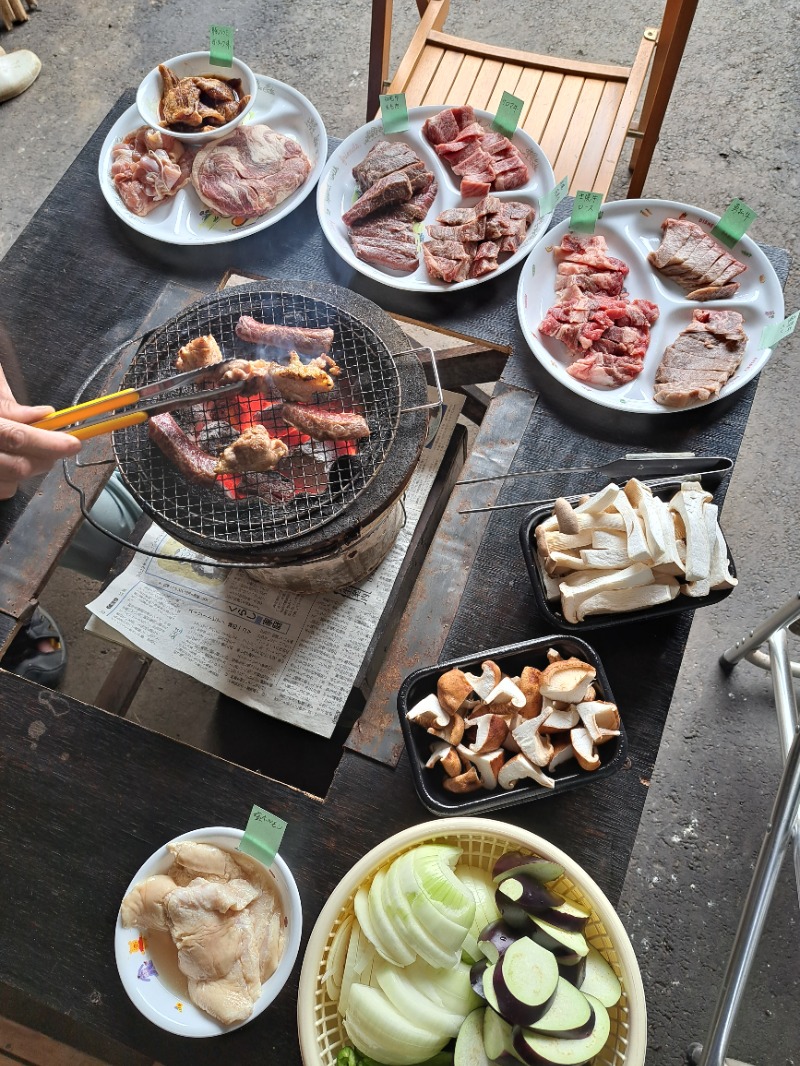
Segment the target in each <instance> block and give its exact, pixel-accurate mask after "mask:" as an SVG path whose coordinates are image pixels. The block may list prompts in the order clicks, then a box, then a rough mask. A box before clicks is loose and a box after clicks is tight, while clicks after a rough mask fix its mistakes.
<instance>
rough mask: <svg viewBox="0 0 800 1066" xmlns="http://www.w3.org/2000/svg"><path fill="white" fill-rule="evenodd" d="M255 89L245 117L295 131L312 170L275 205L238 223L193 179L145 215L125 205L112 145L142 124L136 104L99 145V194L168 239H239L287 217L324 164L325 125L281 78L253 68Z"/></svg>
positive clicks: (133, 222) (129, 219) (130, 221)
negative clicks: (204, 196)
mask: <svg viewBox="0 0 800 1066" xmlns="http://www.w3.org/2000/svg"><path fill="white" fill-rule="evenodd" d="M256 80H257V81H258V93H257V94H256V98H255V101H254V102H253V104H252V105H251V107H250V110H249V112H248V113H247V117H246V118H245V120H244V123H245V124H247V125H254V124H258V123H263V124H265V125H267V126H269V127H270V128H271V129H273V130H275V131H276V132H277V133H283V134H284V135H285V136H287V137H293V138H294V140H296V141H297V143H298V144H299V145H300V147H301V148H302V149H303V151H304V152H305V153H306V155H307V156H308V159H309V162H310V163H311V173H310V174H309V175H308V177H307V178H306V180H305V181H304V182H303V184H302V185H301V186H300V188H299V189H295V191H294V192H293V193H290V195H289V196H287V197H286V199H285V200H283V201H282V202H281V203H279V204H278V205H277V207H275V208H273V210H272V211H268V212H267V214H266V215H261V217H260V218H252V219H248V220H247V221H245V222H243V223H241V224H239V225H236V224H235V223H234V221H233V219H230V218H220V216H219V215H215V214H214V212H213V211H212V210H211V209H210V208H208V207H206V205H205V204H204V203H203V202H202V201H201V200H200V198H199V197H198V195H197V193H196V192H195V191H194V188H193V187H192V184H191V182H190V183H189V184H188V185H185V186H184V187H183V188H182V189H180V190H179V191H178V192H177V193H176V194H175V195H174V196H173V197H171V198H170V199H169V200H166V201H165V202H164V203H162V204H159V206H158V207H156V208H155V209H154V210H153V211H151V212H150V214H149V215H145V216H144V217H140V216H139V215H135V214H134V213H133V212H132V211H129V210H128V208H127V207H126V206H125V204H124V203H123V202H122V200H121V198H120V195H119V193H118V192H117V190H116V187H115V185H114V182H113V181H112V179H111V149H112V148H113V147H114V145H115V144H117V143H118V142H119V141H121V140H122V139H123V137H125V136H126V134H128V133H132V132H133V130H136V129H138V128H139V127H140V126H142V125H143V122H142V117H141V115H140V114H139V112H138V110H137V108H136V106H135V105H134V106H133V107H129V108H128V110H127V111H126V112H125V113H124V114H123V115H121V116H120V117H119V118H118V119H117V121H116V122H115V123H114V125H113V126H112V127H111V129H110V130H109V133H108V136H107V137H106V139H105V141H104V142H103V147H102V148H101V149H100V161H99V165H98V176H99V179H100V188H101V190H102V193H103V196H104V197H105V198H106V201H107V203H108V205H109V207H110V208H111V210H112V211H113V212H114V214H116V215H118V216H119V217H120V218H121V219H122V221H123V222H125V223H126V224H127V225H128V226H130V227H131V229H135V230H136V231H137V232H138V233H144V234H145V235H146V236H147V237H152V238H154V240H157V241H164V242H165V243H167V244H182V245H187V246H188V245H205V244H224V243H225V242H226V241H238V240H239V239H240V238H242V237H249V236H250V234H251V233H258V232H259V230H263V229H267V227H268V226H273V225H274V224H275V223H276V222H278V221H279V220H280V219H282V218H285V216H286V215H288V214H289V213H290V212H291V211H294V209H295V208H296V207H299V206H300V204H301V203H302V202H303V200H305V198H306V197H307V196H308V194H309V193H310V192H311V190H312V189H313V188H314V186H315V185H316V183H317V182H318V181H319V177H320V174H321V173H322V171H323V168H324V166H325V158H326V156H327V154H328V138H327V134H326V132H325V126H324V125H323V123H322V119H321V118H320V115H319V112H318V111H317V109H316V108H315V107H314V105H313V104H312V103H311V102H310V101H309V100H307V99H306V98H305V96H303V95H302V93H299V92H298V91H297V89H293V88H292V87H291V85H285V84H284V83H283V82H282V81H276V80H275V79H274V78H267V77H265V76H264V75H263V74H257V75H256Z"/></svg>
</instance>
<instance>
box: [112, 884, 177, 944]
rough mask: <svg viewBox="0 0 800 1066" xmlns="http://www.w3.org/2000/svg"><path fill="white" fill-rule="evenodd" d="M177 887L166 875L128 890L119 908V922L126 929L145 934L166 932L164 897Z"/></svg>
mask: <svg viewBox="0 0 800 1066" xmlns="http://www.w3.org/2000/svg"><path fill="white" fill-rule="evenodd" d="M177 887H178V886H177V885H176V884H175V882H174V881H173V879H172V878H171V877H167V875H166V874H156V875H155V877H148V878H147V880H146V881H142V882H140V883H139V884H138V885H134V887H133V888H132V889H131V890H130V892H129V893H128V895H127V896H126V897H125V899H123V901H122V906H121V907H120V912H119V913H120V920H121V921H122V924H123V925H124V926H125V928H126V929H130V928H135V929H139V930H140V931H141V932H143V933H146V932H148V931H149V930H161V931H166V930H167V929H168V928H169V926H168V925H167V914H166V909H165V901H166V897H167V896H168V895H169V893H170V892H172V891H174V890H175V889H176V888H177Z"/></svg>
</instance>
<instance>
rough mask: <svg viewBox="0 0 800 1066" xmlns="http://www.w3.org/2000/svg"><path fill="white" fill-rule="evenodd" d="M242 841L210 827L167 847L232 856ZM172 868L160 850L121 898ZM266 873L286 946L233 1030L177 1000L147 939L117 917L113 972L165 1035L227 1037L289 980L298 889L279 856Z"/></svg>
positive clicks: (299, 927) (298, 929)
mask: <svg viewBox="0 0 800 1066" xmlns="http://www.w3.org/2000/svg"><path fill="white" fill-rule="evenodd" d="M243 836H244V833H243V832H242V830H241V829H229V828H227V827H225V826H213V827H211V828H207V829H194V830H193V831H192V832H191V833H183V834H182V835H181V836H178V837H175V838H174V839H173V840H171V841H169V843H170V844H176V843H178V842H180V841H184V840H202V841H203V843H205V844H216V845H217V847H220V848H224V849H225V850H226V851H231V852H235V851H236V849H237V847H238V845H239V841H240V840H241V839H242V837H243ZM250 857H251V856H248V858H250ZM253 861H255V860H253ZM172 863H173V856H172V854H171V852H169V851H168V850H167V845H166V844H165V845H164V847H163V848H159V849H158V851H156V852H155V853H154V854H153V855H151V856H150V858H149V859H148V860H147V862H146V863H144V865H143V866H142V867H141V869H139V870H137V871H136V873H135V874H134V876H133V878H132V879H131V883H130V884H129V885H128V887H127V888H126V889H125V895H127V894H128V892H130V890H131V889H132V888H133V887H134V885H137V884H138V883H139V882H140V881H144V880H145V878H147V877H153V876H154V875H155V874H163V873H166V872H167V870H168V869H169V868H170V866H171V865H172ZM269 873H270V874H271V875H272V877H273V878H274V880H275V887H276V889H277V892H278V895H279V897H280V901H281V906H282V908H283V913H284V915H285V916H286V917H287V918H288V928H287V932H286V943H285V945H284V949H283V955H282V956H281V960H280V962H279V963H278V968H277V969H276V970H275V973H273V974H272V976H271V977H269V978H268V979H267V980H266V981H265V982H264V984H263V985H262V986H261V998H260V999H259V1000H258V1002H257V1003H255V1004H253V1013H252V1014H251V1015H250V1017H249V1018H246V1019H245V1021H243V1022H239V1023H238V1024H237V1025H221V1024H220V1023H219V1022H218V1021H216V1019H214V1018H212V1017H211V1015H210V1014H206V1012H205V1011H202V1010H200V1008H199V1007H196V1006H195V1005H194V1003H192V1002H191V1001H190V1000H188V999H181V998H179V997H178V996H176V994H175V992H173V991H172V990H171V989H170V988H168V987H167V986H166V985H164V984H162V983H161V980H160V979H159V977H158V974H157V973H156V972H155V967H154V965H153V960H152V959H151V958H150V955H149V953H148V950H147V935H146V934H145V935H140V934H139V931H138V929H126V928H124V927H123V926H122V924H121V923H120V919H119V915H117V924H116V927H115V929H114V955H115V958H116V960H117V969H118V970H119V976H120V978H121V979H122V984H123V986H124V988H125V991H126V992H127V993H128V995H129V996H130V998H131V1001H132V1003H133V1004H134V1006H136V1007H138V1009H139V1010H140V1011H141V1012H142V1014H143V1015H144V1016H145V1018H148V1019H149V1020H150V1021H151V1022H153V1023H154V1024H155V1025H158V1026H159V1027H160V1028H161V1029H166V1030H167V1032H169V1033H177V1035H178V1036H191V1037H207V1036H221V1035H222V1034H223V1033H230V1032H232V1031H233V1030H234V1029H240V1028H241V1026H243V1025H247V1024H248V1022H251V1021H252V1020H253V1019H254V1018H257V1017H258V1015H259V1014H261V1012H262V1011H264V1010H266V1008H267V1007H268V1006H269V1005H270V1003H272V1001H273V1000H274V999H275V997H276V996H277V995H278V993H279V992H280V990H281V989H282V988H283V986H284V985H285V984H286V982H287V980H288V979H289V975H290V974H291V972H292V968H293V967H294V964H295V961H296V960H297V952H298V950H299V948H300V937H301V934H302V931H303V917H302V906H301V903H300V895H299V893H298V891H297V885H296V884H295V880H294V878H293V877H292V874H291V871H290V870H289V867H288V866H287V865H286V863H285V862H284V861H283V859H282V858H281V857H280V855H276V856H275V860H274V862H273V864H272V866H270V867H269Z"/></svg>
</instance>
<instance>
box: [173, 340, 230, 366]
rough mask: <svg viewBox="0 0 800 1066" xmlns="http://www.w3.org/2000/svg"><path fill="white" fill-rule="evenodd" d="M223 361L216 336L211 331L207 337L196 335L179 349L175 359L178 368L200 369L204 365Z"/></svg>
mask: <svg viewBox="0 0 800 1066" xmlns="http://www.w3.org/2000/svg"><path fill="white" fill-rule="evenodd" d="M221 362H222V352H221V351H220V347H219V345H218V344H217V342H216V340H215V338H214V337H212V336H211V334H210V333H209V334H208V335H207V336H205V337H195V338H194V340H191V341H189V343H188V344H184V346H183V347H182V348H181V349H179V351H178V358H177V359H176V360H175V369H176V370H199V369H200V367H202V366H213V364H214V363H221Z"/></svg>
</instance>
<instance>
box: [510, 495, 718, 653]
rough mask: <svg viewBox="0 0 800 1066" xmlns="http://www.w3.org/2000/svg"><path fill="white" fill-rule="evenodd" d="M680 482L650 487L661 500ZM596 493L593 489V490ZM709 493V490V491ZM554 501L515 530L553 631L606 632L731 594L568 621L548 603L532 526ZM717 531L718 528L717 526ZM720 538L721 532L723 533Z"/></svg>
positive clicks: (546, 515)
mask: <svg viewBox="0 0 800 1066" xmlns="http://www.w3.org/2000/svg"><path fill="white" fill-rule="evenodd" d="M680 484H681V483H680V482H676V481H670V482H659V483H658V484H652V483H651V484H650V488H651V489H652V491H653V494H654V495H655V496H660V497H662V499H664V498H667V497H669V496H672V495H674V494H675V493H676V492H677V491H678V489H679V488H680ZM595 491H596V490H595ZM709 491H710V490H709ZM580 498H581V497H580V496H568V497H567V499H568V500H569V501H570V502H571V503H577V502H578V501H579V500H580ZM554 503H555V500H549V501H546V502H543V503H542V505H541V506H540V507H537V508H536V509H535V510H533V511H530V512H529V513H528V515H527V516H526V517H525V519H524V521H523V523H522V526H521V527H520V531H519V539H520V543H521V545H522V554H523V555H524V556H525V565H526V567H527V568H528V574H529V576H530V579H531V585H532V586H533V593H534V596H535V597H536V602H537V604H538V607H539V611H540V612H541V614H542V615H543V616H544V617H545V618H546V619H547V621H548V622H549V623H550V625H552V626H553V627H555V628H556V629H561V630H563V631H565V632H569V633H588V632H591V630H593V629H608V628H610V627H611V626H618V625H624V624H626V623H631V622H651V621H657V620H658V619H659V618H665V617H667V616H669V615H674V614H683V613H684V611H696V610H697V609H698V607H708V606H711V605H712V604H715V603H721V602H722V600H724V599H727V598H728V596H730V594H731V593H732V592H733V589H732V588H730V589H720V590H719V591H717V592H710V593H709V594H708V596H697V597H694V596H684V595H683V593H678V595H677V596H676V598H675V599H674V600H670V602H669V603H660V604H658V605H657V606H655V607H644V608H642V609H640V610H638V611H620V612H618V613H617V614H595V615H590V616H589V617H588V618H585V619H584V620H583V621H582V622H569V621H568V620H567V619H566V618H565V617H564V614H563V612H562V610H561V602H560V600H548V598H547V592H546V590H545V585H544V581H543V578H542V569H541V561H540V557H539V553H538V552H537V550H536V527H537V526H538V525H539V523H540V522H544V521H545V519H546V518H549V517H550V515H551V514H552V513H553V505H554ZM720 529H722V526H721V525H720ZM722 535H723V536H725V533H724V531H723V534H722ZM725 546H726V548H727V550H728V566H729V569H730V573H731V575H732V576H733V577H736V566H735V565H734V562H733V557H732V556H731V551H730V547H729V546H728V538H727V537H725Z"/></svg>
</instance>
